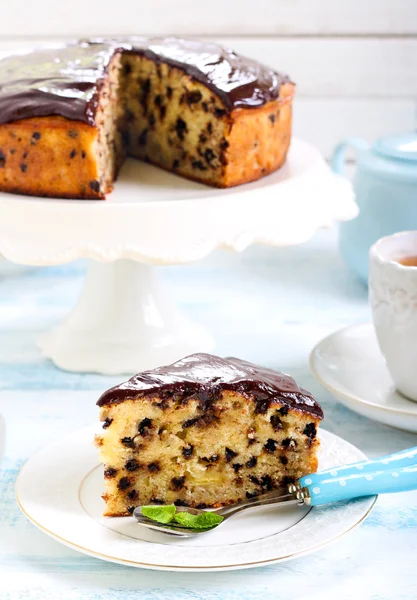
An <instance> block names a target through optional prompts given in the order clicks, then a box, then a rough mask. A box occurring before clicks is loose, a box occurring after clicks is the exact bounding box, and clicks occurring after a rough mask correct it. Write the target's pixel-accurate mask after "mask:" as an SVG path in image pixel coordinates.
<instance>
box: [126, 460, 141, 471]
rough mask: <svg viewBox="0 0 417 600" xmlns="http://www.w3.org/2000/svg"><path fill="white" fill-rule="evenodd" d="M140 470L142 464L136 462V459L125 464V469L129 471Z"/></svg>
mask: <svg viewBox="0 0 417 600" xmlns="http://www.w3.org/2000/svg"><path fill="white" fill-rule="evenodd" d="M139 468H140V464H139V463H138V461H137V460H135V459H134V458H131V459H130V460H128V461H127V463H126V464H125V469H126V470H127V471H137V470H138V469H139Z"/></svg>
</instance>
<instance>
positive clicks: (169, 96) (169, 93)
mask: <svg viewBox="0 0 417 600" xmlns="http://www.w3.org/2000/svg"><path fill="white" fill-rule="evenodd" d="M171 96H172V87H171V86H169V85H168V86H167V97H168V98H171Z"/></svg>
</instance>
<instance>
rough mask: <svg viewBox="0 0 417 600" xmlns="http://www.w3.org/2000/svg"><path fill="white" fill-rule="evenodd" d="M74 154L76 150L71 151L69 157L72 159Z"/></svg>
mask: <svg viewBox="0 0 417 600" xmlns="http://www.w3.org/2000/svg"><path fill="white" fill-rule="evenodd" d="M76 154H77V151H76V150H71V152H70V155H69V157H70V158H74V156H76Z"/></svg>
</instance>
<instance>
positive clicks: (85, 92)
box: [0, 37, 289, 125]
mask: <svg viewBox="0 0 417 600" xmlns="http://www.w3.org/2000/svg"><path fill="white" fill-rule="evenodd" d="M118 51H121V52H133V53H137V54H142V55H145V56H147V57H148V58H150V59H152V60H155V61H157V62H158V61H159V62H161V61H163V62H166V63H168V64H169V65H171V66H174V67H178V68H180V69H181V70H183V71H184V72H185V73H187V74H188V75H190V76H191V77H193V78H194V79H196V80H198V81H200V82H201V83H203V84H205V85H207V86H208V87H209V88H210V89H212V90H213V92H214V93H216V94H217V95H218V96H219V97H220V98H221V100H222V101H223V103H224V105H225V106H226V108H227V109H228V110H233V109H234V108H239V107H243V108H245V107H246V108H250V107H257V106H262V105H263V104H265V103H266V102H269V101H271V100H274V99H276V98H278V96H279V91H280V87H281V84H282V83H284V82H288V81H289V79H288V77H287V76H286V75H281V74H279V73H276V72H275V71H273V70H271V69H269V68H268V67H266V66H263V65H261V64H260V63H258V62H256V61H254V60H251V59H248V58H245V57H242V56H240V55H238V54H236V53H235V52H233V51H232V50H230V49H227V48H223V47H221V46H219V45H217V44H214V43H210V42H200V41H195V40H187V39H181V38H140V37H132V38H126V39H113V40H84V41H80V42H76V43H71V44H67V45H63V44H60V45H56V44H55V45H52V44H51V45H48V46H44V47H42V48H40V49H37V50H33V51H22V52H19V53H13V54H12V53H9V54H3V55H0V123H7V122H11V121H14V120H17V119H25V118H29V117H42V116H52V115H61V116H63V117H66V118H68V119H73V120H78V121H84V122H86V123H89V124H91V125H93V124H94V117H95V111H96V109H97V96H98V94H97V91H98V87H99V85H100V81H101V80H103V78H104V77H105V74H106V71H107V67H108V65H109V62H110V60H111V58H112V56H113V55H114V53H115V52H118Z"/></svg>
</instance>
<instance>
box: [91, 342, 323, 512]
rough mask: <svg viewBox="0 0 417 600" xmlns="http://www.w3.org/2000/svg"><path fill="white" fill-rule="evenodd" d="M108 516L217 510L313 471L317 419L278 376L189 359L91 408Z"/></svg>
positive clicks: (316, 409) (305, 398)
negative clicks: (96, 417) (165, 507)
mask: <svg viewBox="0 0 417 600" xmlns="http://www.w3.org/2000/svg"><path fill="white" fill-rule="evenodd" d="M97 404H98V406H99V407H100V418H101V421H102V422H103V429H104V432H103V434H102V435H99V436H97V437H96V443H97V445H98V446H99V448H100V454H101V460H102V462H103V463H104V480H105V493H104V495H103V498H104V500H105V502H106V511H105V515H107V516H121V515H128V514H130V513H132V511H133V509H134V507H136V506H138V505H143V504H152V503H163V504H168V503H175V504H177V505H182V506H192V507H218V506H221V505H225V504H230V503H234V502H237V501H239V500H242V499H244V498H251V497H254V496H257V495H259V494H262V493H263V492H266V491H269V490H271V489H274V488H277V487H279V486H281V485H285V484H288V483H290V482H293V481H295V480H296V479H298V478H299V477H302V476H303V475H306V474H308V473H312V472H314V471H316V470H317V448H318V445H319V441H318V439H317V429H318V426H319V423H320V420H321V419H322V418H323V412H322V410H321V408H320V406H319V404H318V403H317V402H316V401H315V400H314V398H313V397H312V396H311V394H310V393H309V392H307V391H306V390H303V389H302V388H300V387H298V385H297V384H296V383H295V381H294V380H293V379H292V378H291V377H290V376H289V375H285V374H283V373H278V372H276V371H273V370H271V369H265V368H263V367H259V366H257V365H254V364H251V363H248V362H245V361H243V360H239V359H237V358H227V359H224V358H219V357H217V356H211V355H209V354H193V355H191V356H188V357H186V358H184V359H182V360H180V361H178V362H176V363H174V364H172V365H169V366H166V367H160V368H158V369H154V370H152V371H145V372H143V373H139V374H138V375H136V376H135V377H132V379H130V380H129V381H127V382H125V383H122V384H121V385H119V386H116V387H114V388H112V389H110V390H108V391H107V392H105V393H104V394H103V395H102V396H101V398H100V399H99V400H98V402H97Z"/></svg>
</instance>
